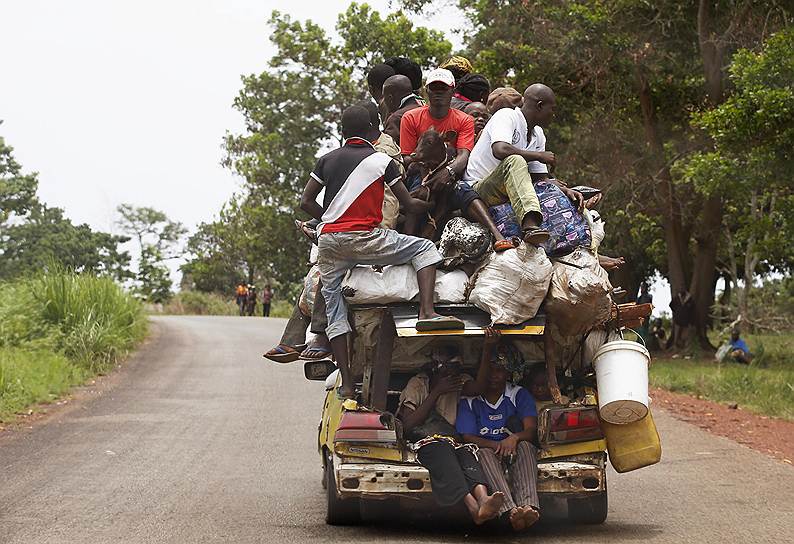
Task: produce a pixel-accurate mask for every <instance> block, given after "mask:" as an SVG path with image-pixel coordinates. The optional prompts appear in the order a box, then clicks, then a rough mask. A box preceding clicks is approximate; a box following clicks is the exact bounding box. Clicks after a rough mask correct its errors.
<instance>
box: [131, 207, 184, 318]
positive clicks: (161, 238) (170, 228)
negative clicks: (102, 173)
mask: <svg viewBox="0 0 794 544" xmlns="http://www.w3.org/2000/svg"><path fill="white" fill-rule="evenodd" d="M117 211H118V213H119V215H120V216H121V219H119V221H118V226H119V228H120V229H121V230H122V231H123V232H125V233H127V234H129V235H130V236H132V237H133V238H134V239H135V240H136V241H137V242H138V249H139V251H140V258H139V260H138V273H137V275H136V277H135V279H136V290H137V292H138V294H139V295H140V296H141V297H143V299H144V300H147V301H148V302H154V303H162V302H165V301H167V300H168V299H169V298H170V297H171V284H172V282H171V278H170V272H169V270H168V267H167V266H166V265H165V264H164V263H165V261H167V260H169V259H173V258H176V257H178V256H179V255H180V254H181V251H180V250H179V249H178V246H179V243H180V241H181V240H182V238H183V237H184V236H185V234H187V229H186V228H185V227H184V225H182V223H179V222H177V221H172V220H170V219H169V218H168V216H167V215H166V214H165V213H163V212H161V211H160V210H156V209H154V208H149V207H136V206H133V205H131V204H121V205H120V206H119V207H118V208H117Z"/></svg>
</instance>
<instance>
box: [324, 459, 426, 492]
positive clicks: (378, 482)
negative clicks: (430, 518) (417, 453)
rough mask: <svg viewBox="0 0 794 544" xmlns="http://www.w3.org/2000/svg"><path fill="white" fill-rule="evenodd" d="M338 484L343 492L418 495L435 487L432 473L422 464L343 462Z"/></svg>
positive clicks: (338, 474) (337, 470)
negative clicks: (431, 483)
mask: <svg viewBox="0 0 794 544" xmlns="http://www.w3.org/2000/svg"><path fill="white" fill-rule="evenodd" d="M354 481H355V482H357V486H356V487H353V482H354ZM346 483H347V484H348V486H347V487H346V485H345V484H346ZM336 485H337V490H338V491H339V494H340V495H342V496H360V495H365V494H366V495H368V496H369V495H415V494H425V493H430V491H431V488H430V473H429V472H428V471H427V469H426V468H424V467H423V466H420V465H392V464H385V463H372V464H369V463H367V464H363V463H340V464H339V465H338V466H337V467H336Z"/></svg>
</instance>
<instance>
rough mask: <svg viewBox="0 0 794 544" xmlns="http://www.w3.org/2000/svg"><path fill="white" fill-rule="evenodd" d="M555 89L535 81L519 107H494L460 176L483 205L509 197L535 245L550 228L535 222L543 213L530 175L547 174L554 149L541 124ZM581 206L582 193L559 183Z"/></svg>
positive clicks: (546, 117)
mask: <svg viewBox="0 0 794 544" xmlns="http://www.w3.org/2000/svg"><path fill="white" fill-rule="evenodd" d="M555 105H556V102H555V98H554V92H553V91H552V90H551V89H550V88H549V87H547V86H546V85H543V84H540V83H535V84H534V85H530V86H529V87H528V88H527V90H526V91H524V103H523V105H522V106H521V107H520V108H514V109H510V108H503V109H500V110H499V111H497V112H496V113H495V114H494V115H493V117H491V120H490V121H489V122H488V124H487V125H486V126H485V128H484V129H483V130H482V132H481V133H480V138H479V140H477V144H476V145H475V146H474V149H473V150H472V152H471V156H470V157H469V163H468V165H467V167H466V173H465V174H464V176H463V180H464V181H467V182H468V183H470V184H471V185H472V186H473V187H474V190H476V191H477V192H478V193H479V195H480V197H481V198H482V199H483V201H484V202H485V204H486V205H487V206H496V205H498V204H502V203H504V202H510V204H511V205H512V206H513V210H514V211H515V214H516V217H517V218H518V219H519V221H520V222H521V230H522V232H523V234H524V240H525V241H526V242H527V243H530V244H533V245H539V244H542V243H543V242H545V241H546V240H548V238H549V233H548V231H547V230H545V229H543V228H541V227H540V224H541V223H542V222H543V215H542V214H541V213H540V202H539V201H538V196H537V194H535V188H534V186H533V185H532V183H533V181H534V182H536V181H540V180H543V179H548V177H549V175H548V173H549V170H548V166H549V165H551V166H552V167H553V166H554V165H555V157H554V153H552V152H550V151H546V136H545V135H544V134H543V127H548V125H549V123H550V122H551V120H552V118H553V117H554V107H555ZM558 185H560V184H558ZM560 188H561V189H562V191H563V192H564V193H565V194H566V195H567V196H568V197H569V198H570V199H571V200H573V201H574V202H578V203H579V205H580V207H581V204H582V202H583V198H582V195H581V194H580V193H578V192H576V191H571V190H570V189H568V188H567V187H565V186H562V185H560Z"/></svg>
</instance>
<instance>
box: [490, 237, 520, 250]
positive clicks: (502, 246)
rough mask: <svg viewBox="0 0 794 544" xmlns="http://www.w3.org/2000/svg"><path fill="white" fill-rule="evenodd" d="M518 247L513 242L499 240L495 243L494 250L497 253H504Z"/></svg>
mask: <svg viewBox="0 0 794 544" xmlns="http://www.w3.org/2000/svg"><path fill="white" fill-rule="evenodd" d="M515 248H516V245H515V244H514V243H513V241H512V240H508V239H505V240H499V241H497V242H494V244H493V250H494V251H495V252H497V253H501V252H502V251H507V250H508V249H515Z"/></svg>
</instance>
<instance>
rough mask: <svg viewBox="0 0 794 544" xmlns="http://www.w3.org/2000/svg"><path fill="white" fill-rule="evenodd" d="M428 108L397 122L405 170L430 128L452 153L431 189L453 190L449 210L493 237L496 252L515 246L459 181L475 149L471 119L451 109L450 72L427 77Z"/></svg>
mask: <svg viewBox="0 0 794 544" xmlns="http://www.w3.org/2000/svg"><path fill="white" fill-rule="evenodd" d="M425 88H426V89H427V96H428V105H427V106H421V107H418V108H414V109H412V110H410V111H407V112H406V113H405V114H404V115H403V117H402V121H401V122H400V150H401V152H402V154H403V156H404V157H405V164H406V168H407V167H408V165H409V164H410V162H411V154H412V153H413V152H414V151H416V143H417V142H418V141H419V137H420V136H421V135H422V134H424V133H425V131H427V130H428V129H430V128H433V129H435V130H436V132H438V133H439V134H441V136H442V138H443V139H444V141H445V142H446V143H447V147H448V148H451V149H453V150H454V152H455V156H454V159H452V160H451V161H450V162H449V163H448V164H447V165H446V166H445V167H444V168H441V169H440V170H438V171H437V172H436V173H435V174H433V176H432V178H430V179H429V180H428V181H427V183H428V185H430V186H431V188H446V187H454V190H453V192H452V195H453V196H452V202H451V204H452V205H451V207H450V208H451V209H453V210H456V209H459V210H461V211H462V212H463V214H464V215H465V216H466V217H467V218H468V219H469V220H471V221H476V222H478V223H480V224H481V225H482V226H484V227H485V228H487V229H488V230H489V231H490V232H491V234H493V236H494V238H495V239H496V242H495V243H494V250H495V251H504V250H506V249H512V248H514V247H515V245H514V244H513V242H512V241H510V240H506V239H505V237H504V236H502V233H500V232H499V229H498V228H497V227H496V225H495V224H494V222H493V219H491V216H490V214H489V213H488V208H486V207H485V203H484V202H483V201H482V199H481V198H480V196H479V195H478V194H477V192H476V191H475V190H474V189H472V188H471V186H470V185H469V184H468V183H466V182H463V181H461V178H462V177H463V174H464V172H465V171H466V165H467V164H468V162H469V154H470V153H471V150H472V148H473V147H474V119H472V117H471V116H470V115H467V114H465V113H463V112H462V111H460V110H456V109H453V108H451V101H452V94H453V93H454V92H455V77H454V76H453V75H452V72H450V71H449V70H444V69H443V68H438V69H436V70H433V71H432V72H430V74H428V76H427V83H426V84H425ZM420 183H421V180H420V179H419V178H418V177H416V176H415V177H414V178H409V179H408V185H409V186H408V190H409V191H412V190H414V189H416V188H417V187H418V186H419V184H420Z"/></svg>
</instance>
